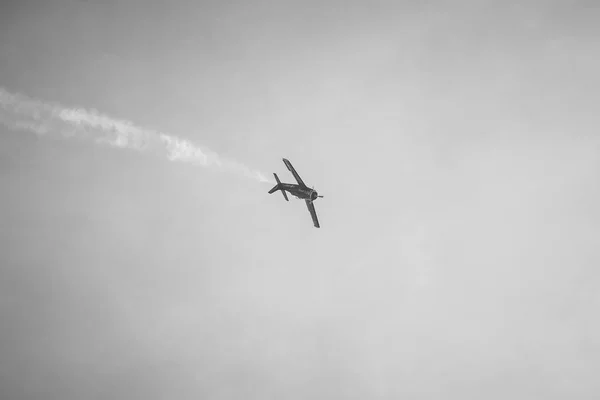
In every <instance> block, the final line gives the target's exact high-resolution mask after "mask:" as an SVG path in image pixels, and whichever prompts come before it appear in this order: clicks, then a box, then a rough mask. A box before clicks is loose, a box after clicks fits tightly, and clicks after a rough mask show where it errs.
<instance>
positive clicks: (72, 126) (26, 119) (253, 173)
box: [0, 87, 272, 183]
mask: <svg viewBox="0 0 600 400" xmlns="http://www.w3.org/2000/svg"><path fill="white" fill-rule="evenodd" d="M0 123H2V124H4V125H6V126H7V127H8V128H10V129H14V130H24V131H29V132H33V133H35V134H37V135H41V136H53V135H54V136H60V137H63V138H78V139H88V140H92V141H93V142H95V143H98V144H103V145H108V146H112V147H116V148H120V149H129V150H135V151H139V152H148V153H153V154H158V155H161V156H163V157H165V158H166V159H168V160H170V161H177V162H182V163H186V164H191V165H196V166H202V167H212V168H219V169H222V170H227V171H229V172H231V173H234V174H237V175H242V176H245V177H247V178H250V179H254V180H257V181H259V182H266V183H272V182H271V181H270V180H269V179H268V178H266V177H265V175H264V174H262V173H261V172H260V171H257V170H253V169H251V168H250V167H248V166H246V165H244V164H242V163H240V162H238V161H235V160H231V159H226V158H223V157H220V156H219V155H218V154H217V153H215V152H214V151H211V150H210V149H208V148H206V147H203V146H198V145H196V144H194V143H192V142H190V141H188V140H185V139H181V138H178V137H176V136H173V135H170V134H167V133H163V132H159V131H155V130H152V129H147V128H143V127H140V126H138V125H136V124H134V123H133V122H131V121H127V120H122V119H118V118H113V117H111V116H108V115H106V114H102V113H100V112H98V111H97V110H94V109H92V110H88V109H85V108H80V107H77V108H70V107H65V106H63V105H60V104H57V103H50V102H46V101H42V100H38V99H34V98H30V97H28V96H25V95H22V94H20V93H11V92H9V91H8V90H6V89H4V88H2V87H0Z"/></svg>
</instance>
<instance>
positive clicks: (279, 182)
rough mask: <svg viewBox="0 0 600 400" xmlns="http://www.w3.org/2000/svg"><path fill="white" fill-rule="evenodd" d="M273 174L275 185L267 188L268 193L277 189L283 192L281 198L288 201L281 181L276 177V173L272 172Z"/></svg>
mask: <svg viewBox="0 0 600 400" xmlns="http://www.w3.org/2000/svg"><path fill="white" fill-rule="evenodd" d="M273 175H274V176H275V180H276V181H277V185H275V186H273V188H272V189H271V190H269V194H271V193H274V192H276V191H278V190H281V194H283V198H284V199H285V201H290V200H289V199H288V197H287V194H286V193H285V190H283V189H282V187H281V181H280V180H279V178H278V177H277V174H276V173H273Z"/></svg>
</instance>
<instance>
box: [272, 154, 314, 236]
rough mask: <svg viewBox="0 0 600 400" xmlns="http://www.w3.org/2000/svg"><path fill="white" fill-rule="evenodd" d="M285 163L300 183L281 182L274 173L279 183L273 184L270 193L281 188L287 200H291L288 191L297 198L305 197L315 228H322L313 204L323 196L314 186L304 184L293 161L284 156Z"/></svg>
mask: <svg viewBox="0 0 600 400" xmlns="http://www.w3.org/2000/svg"><path fill="white" fill-rule="evenodd" d="M283 163H284V164H285V166H286V167H287V169H289V170H290V172H291V173H292V175H294V178H296V181H297V182H298V184H297V185H295V184H293V183H281V181H280V180H279V178H278V177H277V174H276V173H273V175H274V176H275V180H276V181H277V185H275V186H273V189H271V190H269V194H271V193H274V192H276V191H278V190H281V193H282V194H283V197H284V198H285V200H286V201H289V199H288V197H287V194H286V193H285V192H286V191H288V192H290V193H291V194H293V195H294V196H296V197H297V198H299V199H303V200H304V201H305V202H306V206H307V207H308V211H309V212H310V216H311V217H312V220H313V224H314V225H315V228H320V226H319V220H318V219H317V212H316V211H315V205H314V204H313V201H315V200H316V199H317V198H319V197H323V196H319V193H317V191H316V190H315V189H314V187H313V188H309V187H308V186H306V185H305V184H304V182H302V178H300V175H298V173H297V172H296V170H295V169H294V167H293V166H292V163H291V162H289V161H288V160H286V159H285V158H284V159H283Z"/></svg>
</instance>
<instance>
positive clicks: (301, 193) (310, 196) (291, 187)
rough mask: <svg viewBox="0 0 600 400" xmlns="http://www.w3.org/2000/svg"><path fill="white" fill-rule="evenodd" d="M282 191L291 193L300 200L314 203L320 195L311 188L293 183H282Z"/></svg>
mask: <svg viewBox="0 0 600 400" xmlns="http://www.w3.org/2000/svg"><path fill="white" fill-rule="evenodd" d="M281 189H282V190H285V191H286V192H290V193H291V194H292V195H294V196H296V197H297V198H299V199H303V200H310V201H314V200H316V199H317V196H318V195H319V193H317V191H316V190H313V189H311V188H309V187H305V186H300V185H295V184H293V183H282V184H281Z"/></svg>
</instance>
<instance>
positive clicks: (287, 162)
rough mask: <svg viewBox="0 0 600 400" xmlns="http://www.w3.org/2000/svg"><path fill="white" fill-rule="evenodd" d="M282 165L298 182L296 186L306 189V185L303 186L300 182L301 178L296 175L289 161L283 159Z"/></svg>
mask: <svg viewBox="0 0 600 400" xmlns="http://www.w3.org/2000/svg"><path fill="white" fill-rule="evenodd" d="M283 163H284V164H285V166H286V167H287V169H289V170H290V172H291V173H292V175H294V178H296V181H297V182H298V184H299V185H300V186H304V187H306V185H305V184H304V182H302V178H300V175H298V173H297V172H296V170H295V169H294V167H293V166H292V163H291V162H290V161H289V160H287V159H285V158H284V159H283Z"/></svg>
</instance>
